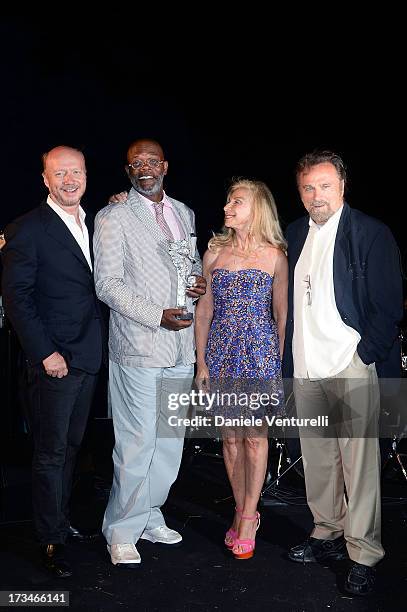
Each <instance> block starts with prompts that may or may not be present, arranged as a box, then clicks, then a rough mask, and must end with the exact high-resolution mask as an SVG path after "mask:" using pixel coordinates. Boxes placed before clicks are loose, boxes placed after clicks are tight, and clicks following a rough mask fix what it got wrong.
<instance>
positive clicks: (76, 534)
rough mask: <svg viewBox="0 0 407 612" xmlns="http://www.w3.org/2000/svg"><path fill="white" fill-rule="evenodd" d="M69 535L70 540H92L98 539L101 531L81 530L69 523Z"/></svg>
mask: <svg viewBox="0 0 407 612" xmlns="http://www.w3.org/2000/svg"><path fill="white" fill-rule="evenodd" d="M67 537H68V539H69V540H75V541H76V542H90V541H91V540H96V539H97V538H98V537H100V533H99V532H98V531H90V530H89V531H85V530H83V531H79V529H76V528H75V527H72V525H69V528H68V534H67Z"/></svg>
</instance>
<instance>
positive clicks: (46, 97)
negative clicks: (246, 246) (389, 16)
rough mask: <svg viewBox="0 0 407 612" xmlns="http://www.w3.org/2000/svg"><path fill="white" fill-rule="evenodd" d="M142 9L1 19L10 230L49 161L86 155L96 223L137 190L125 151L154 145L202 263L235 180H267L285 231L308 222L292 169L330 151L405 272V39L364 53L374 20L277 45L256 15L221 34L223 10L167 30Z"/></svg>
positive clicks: (288, 37) (290, 35) (181, 15)
mask: <svg viewBox="0 0 407 612" xmlns="http://www.w3.org/2000/svg"><path fill="white" fill-rule="evenodd" d="M144 8H146V10H145V11H143V13H141V12H140V10H139V11H137V10H134V12H132V13H129V12H127V11H125V10H122V11H121V10H118V9H112V10H111V11H110V12H109V14H107V13H106V14H101V13H100V12H99V13H98V14H97V15H94V18H87V19H85V18H84V16H83V15H82V14H81V8H80V7H79V8H76V9H75V10H74V9H73V8H71V9H67V11H66V13H65V12H64V11H61V15H60V16H58V17H56V16H54V15H52V11H51V12H49V13H48V14H46V15H44V16H39V15H38V14H36V16H35V17H34V18H30V17H29V15H27V14H24V15H20V16H19V17H16V16H13V15H11V16H10V15H9V16H5V17H3V18H2V21H1V30H0V45H1V64H2V67H1V83H2V90H3V93H2V96H1V108H2V111H1V119H2V124H3V125H2V147H1V167H2V170H3V172H2V174H3V180H2V196H3V197H2V206H1V210H0V229H2V228H3V229H4V226H5V225H6V224H7V223H8V222H9V221H10V220H11V219H13V218H14V217H16V216H17V215H19V214H21V213H23V212H25V211H27V210H29V209H30V208H33V207H34V206H36V205H37V204H38V203H39V201H40V200H41V198H42V197H43V196H44V195H45V193H46V190H45V187H44V186H43V184H42V178H41V171H42V168H41V153H42V152H44V151H46V150H48V149H50V148H51V147H53V146H56V145H59V144H69V145H72V146H76V147H78V148H81V149H82V150H83V151H84V153H85V156H86V160H87V167H88V189H87V193H86V197H85V199H84V203H85V204H86V206H87V207H88V208H89V209H91V210H93V211H97V210H98V209H99V208H101V207H103V206H104V205H105V204H106V203H107V199H108V196H109V195H110V194H111V193H115V192H117V191H120V190H122V189H124V188H127V187H128V182H127V179H126V176H125V173H124V169H123V165H124V160H125V152H126V149H127V146H128V144H129V143H130V142H131V141H132V140H133V139H135V138H137V137H142V136H146V137H152V138H156V139H158V140H159V141H160V142H161V143H162V144H163V147H164V150H165V153H166V157H167V159H168V160H169V174H168V177H167V180H166V191H167V193H168V194H169V195H171V196H173V197H175V198H177V199H179V200H181V201H184V202H186V203H187V204H189V205H190V206H191V207H192V208H193V209H194V210H195V212H196V214H197V232H198V236H199V246H200V250H201V252H202V251H203V250H204V249H205V247H206V243H207V239H208V238H209V237H210V235H211V231H212V230H217V229H219V228H220V226H221V224H222V219H223V216H222V207H223V205H224V201H225V190H226V188H227V186H228V184H229V181H230V179H231V178H232V177H235V176H247V177H250V178H257V179H260V180H264V181H265V182H266V183H267V184H268V185H269V187H270V188H271V190H272V192H273V194H274V196H275V199H276V202H277V206H278V209H279V212H280V216H281V220H282V224H283V226H285V225H286V224H287V223H288V222H290V221H292V220H293V219H295V218H296V217H298V216H299V215H300V214H302V210H303V209H302V204H301V202H300V201H299V198H298V195H297V193H296V188H295V180H294V167H295V163H296V161H297V159H298V158H299V156H301V155H302V154H303V153H304V152H306V151H308V150H311V149H313V148H315V147H328V148H332V149H334V150H335V151H336V152H338V153H339V154H341V155H342V156H343V158H344V160H345V162H346V164H347V166H348V170H349V189H348V201H349V203H350V204H351V205H352V206H354V207H357V208H359V209H361V210H363V211H365V212H367V213H370V214H372V215H374V216H377V217H379V218H380V219H382V220H383V221H384V222H386V223H387V224H388V225H390V227H391V229H392V230H393V232H394V234H395V236H396V239H397V241H398V243H399V245H400V247H401V250H402V252H403V256H404V254H405V246H404V244H405V243H406V242H407V241H406V240H405V237H404V235H405V226H404V225H403V224H402V223H401V218H400V215H401V214H402V210H403V208H404V206H405V204H404V201H403V200H404V191H403V190H404V184H403V183H404V182H405V179H404V178H403V175H402V173H401V172H400V171H399V170H397V168H396V166H397V161H398V159H397V156H396V154H395V145H396V144H397V142H399V141H400V135H401V130H402V116H403V115H402V113H401V108H402V106H403V103H404V102H403V99H402V97H401V86H400V85H399V83H400V74H399V73H397V66H396V64H395V61H397V58H398V49H397V45H398V39H397V36H396V35H394V36H393V37H391V38H390V40H389V41H388V42H387V43H386V47H384V45H382V43H381V40H382V38H381V37H378V36H377V33H378V32H377V31H375V30H374V29H373V30H371V39H370V40H368V41H366V40H365V39H364V38H363V37H362V34H366V32H367V31H370V30H369V27H368V26H371V23H369V22H370V20H371V17H372V15H370V16H369V18H365V19H364V20H362V22H361V23H356V22H355V19H354V18H353V19H352V20H351V21H349V22H348V23H346V29H345V30H344V31H343V32H342V33H340V34H339V36H338V35H334V34H333V31H332V30H331V29H330V27H328V28H327V27H325V28H324V27H322V28H321V27H320V26H318V25H317V24H313V23H312V19H311V23H305V22H304V23H303V24H301V19H299V22H300V23H299V26H298V27H297V26H295V24H294V23H290V22H289V21H288V22H286V23H285V29H284V32H283V31H282V25H281V24H280V23H279V22H276V21H275V18H272V17H269V18H267V19H266V18H265V15H263V14H259V13H257V12H256V11H254V10H253V13H250V14H247V13H246V14H245V15H240V19H237V18H236V15H234V20H233V21H230V22H229V23H226V24H220V23H219V22H218V14H217V11H216V10H215V9H213V10H209V8H207V10H206V12H204V11H203V9H200V8H199V7H197V6H195V7H194V13H193V14H192V13H190V12H188V11H187V10H186V9H184V10H183V11H181V10H179V11H178V13H177V12H175V9H174V10H173V11H172V14H169V15H168V23H167V22H166V17H167V16H166V15H162V12H161V9H159V5H155V4H151V5H149V6H148V7H144ZM191 10H192V9H191ZM353 17H354V16H353ZM376 17H378V22H377V23H376V24H375V25H376V27H378V23H379V22H380V27H381V28H382V29H383V28H384V29H385V28H386V26H387V24H386V22H385V17H383V16H382V15H377V16H376ZM181 19H182V20H183V21H184V22H185V20H186V23H187V24H188V23H189V25H186V26H185V27H181V26H180V20H181ZM396 21H397V20H396ZM326 25H328V26H329V23H327V24H326ZM302 26H303V27H302ZM361 26H363V31H362V29H361ZM393 26H394V24H392V27H393ZM392 31H393V32H394V29H393V30H392ZM290 58H291V59H290ZM400 166H401V164H400Z"/></svg>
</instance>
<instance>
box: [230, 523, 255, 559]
mask: <svg viewBox="0 0 407 612" xmlns="http://www.w3.org/2000/svg"><path fill="white" fill-rule="evenodd" d="M242 519H245V520H246V521H253V522H254V521H257V527H256V531H257V530H258V528H259V527H260V514H259V512H256V514H255V515H254V516H243V515H241V517H240V520H242ZM255 546H256V541H255V539H254V538H253V539H252V538H243V539H239V538H236V539H235V544H234V546H233V548H232V552H233V554H234V556H235V559H250V558H251V557H253V555H254V548H255Z"/></svg>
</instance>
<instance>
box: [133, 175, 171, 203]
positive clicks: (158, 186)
mask: <svg viewBox="0 0 407 612" xmlns="http://www.w3.org/2000/svg"><path fill="white" fill-rule="evenodd" d="M130 181H131V184H132V185H133V187H134V189H135V190H136V191H138V193H141V195H143V196H146V197H147V198H148V197H149V196H152V195H157V193H161V190H162V187H163V182H164V176H160V177H159V178H157V179H155V181H154V184H153V185H152V187H149V188H148V189H144V187H142V186H141V185H140V183H139V181H138V179H137V178H136V177H135V176H131V177H130Z"/></svg>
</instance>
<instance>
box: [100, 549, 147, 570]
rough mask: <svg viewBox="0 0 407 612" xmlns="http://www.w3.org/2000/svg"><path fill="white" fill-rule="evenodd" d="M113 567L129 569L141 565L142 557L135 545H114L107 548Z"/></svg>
mask: <svg viewBox="0 0 407 612" xmlns="http://www.w3.org/2000/svg"><path fill="white" fill-rule="evenodd" d="M107 550H108V551H109V553H110V558H111V560H112V563H113V565H127V567H129V566H132V565H136V564H137V563H141V557H140V555H139V552H138V550H137V548H136V547H135V545H134V544H112V545H111V546H109V545H108V546H107Z"/></svg>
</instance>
